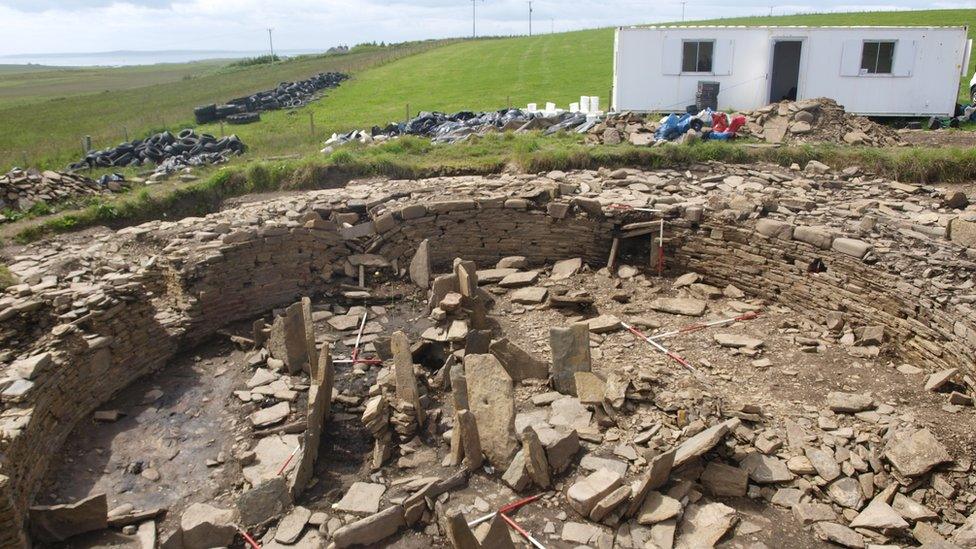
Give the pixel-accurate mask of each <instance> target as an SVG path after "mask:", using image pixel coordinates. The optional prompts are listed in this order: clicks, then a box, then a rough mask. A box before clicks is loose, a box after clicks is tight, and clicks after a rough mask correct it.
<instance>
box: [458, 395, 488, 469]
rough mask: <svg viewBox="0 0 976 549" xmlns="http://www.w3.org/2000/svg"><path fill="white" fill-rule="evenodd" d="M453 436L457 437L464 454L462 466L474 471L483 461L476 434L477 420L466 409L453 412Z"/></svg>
mask: <svg viewBox="0 0 976 549" xmlns="http://www.w3.org/2000/svg"><path fill="white" fill-rule="evenodd" d="M454 429H455V430H454V436H456V437H459V439H460V444H461V448H462V449H463V454H464V468H465V469H467V470H468V471H474V470H475V469H478V468H479V467H481V465H482V463H484V460H485V458H484V455H483V453H482V449H481V438H480V437H479V435H478V422H477V421H476V420H475V418H474V414H472V413H471V412H470V411H468V410H461V411H459V412H458V413H457V414H455V421H454Z"/></svg>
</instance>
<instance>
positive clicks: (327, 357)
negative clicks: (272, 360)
mask: <svg viewBox="0 0 976 549" xmlns="http://www.w3.org/2000/svg"><path fill="white" fill-rule="evenodd" d="M334 379H335V370H334V369H333V366H332V353H331V349H330V348H329V344H328V343H326V344H325V346H323V347H322V353H321V354H320V355H319V361H318V365H317V366H316V367H315V368H313V369H312V375H311V384H310V386H309V388H308V412H307V414H306V420H305V421H306V424H305V425H306V426H305V432H304V433H303V434H302V439H303V440H302V453H301V459H300V460H299V462H298V467H296V468H295V481H294V485H293V487H292V497H294V498H297V497H298V496H299V495H301V493H302V491H304V490H305V486H307V485H308V481H309V480H311V479H312V472H313V469H314V468H315V460H316V459H318V456H319V443H320V442H321V440H322V431H323V430H324V429H325V422H326V421H327V420H328V417H329V411H330V408H331V406H332V384H333V382H334Z"/></svg>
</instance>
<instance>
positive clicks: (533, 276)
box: [498, 271, 539, 288]
mask: <svg viewBox="0 0 976 549" xmlns="http://www.w3.org/2000/svg"><path fill="white" fill-rule="evenodd" d="M538 279H539V271H523V272H514V273H512V274H510V275H508V276H506V277H505V278H503V279H501V280H500V281H499V282H498V285H499V286H501V287H502V288H521V287H522V286H529V285H532V284H535V281H536V280H538Z"/></svg>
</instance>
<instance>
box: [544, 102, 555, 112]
mask: <svg viewBox="0 0 976 549" xmlns="http://www.w3.org/2000/svg"><path fill="white" fill-rule="evenodd" d="M546 112H556V104H555V103H552V102H548V103H546Z"/></svg>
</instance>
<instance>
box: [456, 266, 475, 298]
mask: <svg viewBox="0 0 976 549" xmlns="http://www.w3.org/2000/svg"><path fill="white" fill-rule="evenodd" d="M454 274H455V275H457V279H458V290H459V291H460V293H461V295H462V296H464V297H467V298H474V297H475V296H476V295H477V293H478V266H477V265H475V263H474V261H458V262H456V263H455V265H454Z"/></svg>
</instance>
